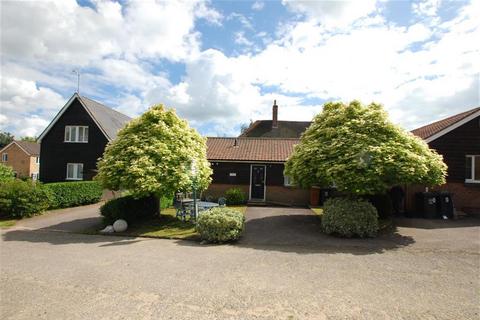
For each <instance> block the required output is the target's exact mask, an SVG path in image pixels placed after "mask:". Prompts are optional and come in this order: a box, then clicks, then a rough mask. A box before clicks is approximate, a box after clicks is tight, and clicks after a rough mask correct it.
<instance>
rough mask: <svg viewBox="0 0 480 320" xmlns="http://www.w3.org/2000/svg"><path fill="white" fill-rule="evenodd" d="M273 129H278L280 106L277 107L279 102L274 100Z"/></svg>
mask: <svg viewBox="0 0 480 320" xmlns="http://www.w3.org/2000/svg"><path fill="white" fill-rule="evenodd" d="M272 128H278V106H277V100H273V107H272Z"/></svg>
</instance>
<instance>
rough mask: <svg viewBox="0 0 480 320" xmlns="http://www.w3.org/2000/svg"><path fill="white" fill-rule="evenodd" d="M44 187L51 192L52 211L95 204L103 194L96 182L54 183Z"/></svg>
mask: <svg viewBox="0 0 480 320" xmlns="http://www.w3.org/2000/svg"><path fill="white" fill-rule="evenodd" d="M44 186H45V188H47V189H48V190H50V191H51V192H52V195H53V201H52V202H51V204H50V208H52V209H58V208H68V207H76V206H81V205H85V204H91V203H96V202H98V201H100V199H101V198H102V193H103V188H102V186H101V185H100V184H99V183H98V182H96V181H75V182H55V183H47V184H45V185H44Z"/></svg>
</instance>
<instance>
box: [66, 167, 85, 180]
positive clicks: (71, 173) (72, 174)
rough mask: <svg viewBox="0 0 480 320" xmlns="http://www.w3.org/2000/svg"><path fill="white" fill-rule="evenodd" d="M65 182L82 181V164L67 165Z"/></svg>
mask: <svg viewBox="0 0 480 320" xmlns="http://www.w3.org/2000/svg"><path fill="white" fill-rule="evenodd" d="M67 180H83V163H67Z"/></svg>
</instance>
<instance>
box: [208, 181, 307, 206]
mask: <svg viewBox="0 0 480 320" xmlns="http://www.w3.org/2000/svg"><path fill="white" fill-rule="evenodd" d="M230 188H240V189H242V191H243V192H244V193H245V196H246V197H247V199H248V195H249V191H250V186H249V185H232V184H219V183H213V184H211V185H210V186H209V187H208V189H207V190H206V191H204V192H203V196H212V197H214V198H219V197H224V196H225V191H227V190H228V189H230ZM266 188H267V190H266V202H268V203H275V204H283V205H289V206H305V205H308V201H309V199H310V192H309V190H306V189H299V188H294V187H283V186H266Z"/></svg>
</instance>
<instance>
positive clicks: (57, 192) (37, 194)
mask: <svg viewBox="0 0 480 320" xmlns="http://www.w3.org/2000/svg"><path fill="white" fill-rule="evenodd" d="M101 197H102V187H101V186H100V184H98V182H95V181H78V182H59V183H49V184H42V183H40V182H32V181H22V180H19V179H15V180H10V181H1V182H0V216H8V217H14V218H23V217H31V216H32V215H35V214H39V213H41V212H42V211H44V210H47V209H56V208H66V207H74V206H79V205H85V204H90V203H95V202H98V201H100V199H101Z"/></svg>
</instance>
